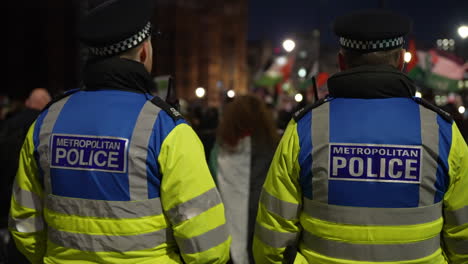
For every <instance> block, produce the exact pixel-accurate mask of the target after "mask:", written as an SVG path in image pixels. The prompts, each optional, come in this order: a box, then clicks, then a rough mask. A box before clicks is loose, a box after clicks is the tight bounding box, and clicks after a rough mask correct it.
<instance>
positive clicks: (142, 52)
mask: <svg viewBox="0 0 468 264" xmlns="http://www.w3.org/2000/svg"><path fill="white" fill-rule="evenodd" d="M148 53H149V52H148V43H147V42H146V41H145V42H143V43H142V45H141V49H140V52H139V54H138V59H139V60H140V62H141V63H144V62H145V61H146V59H147V57H148Z"/></svg>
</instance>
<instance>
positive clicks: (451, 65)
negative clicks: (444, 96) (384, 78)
mask: <svg viewBox="0 0 468 264" xmlns="http://www.w3.org/2000/svg"><path fill="white" fill-rule="evenodd" d="M412 45H413V46H412V47H411V42H410V46H409V49H413V50H414V49H415V46H414V42H413V44H412ZM410 52H411V51H410ZM413 53H414V54H413ZM413 53H412V55H413V58H412V60H413V59H415V61H414V62H413V63H412V64H411V65H409V64H408V65H407V72H408V76H409V77H410V78H412V79H413V80H415V81H418V82H420V83H422V84H424V85H425V86H427V87H429V88H432V89H436V90H440V91H446V92H455V91H458V90H459V87H458V81H459V80H463V75H464V73H465V71H466V70H467V69H468V67H467V64H464V65H462V64H460V62H459V61H458V59H457V58H456V57H454V56H451V55H448V54H443V53H441V52H439V51H436V50H430V51H429V52H425V51H416V52H415V51H413ZM414 55H416V56H414Z"/></svg>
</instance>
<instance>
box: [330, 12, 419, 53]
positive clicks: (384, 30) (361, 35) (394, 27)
mask: <svg viewBox="0 0 468 264" xmlns="http://www.w3.org/2000/svg"><path fill="white" fill-rule="evenodd" d="M411 28H412V22H411V20H410V18H409V17H406V16H402V15H398V14H395V13H392V12H390V11H388V10H384V9H369V10H361V11H356V12H354V13H351V14H348V15H345V16H342V17H338V18H337V19H336V20H335V23H334V25H333V31H334V32H335V34H336V35H337V36H338V37H339V38H340V45H341V47H342V48H344V49H349V50H354V51H358V52H362V53H367V52H374V51H381V50H391V49H396V48H399V47H402V46H403V44H404V36H405V35H407V34H408V33H409V32H410V31H411Z"/></svg>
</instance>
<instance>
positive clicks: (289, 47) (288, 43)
mask: <svg viewBox="0 0 468 264" xmlns="http://www.w3.org/2000/svg"><path fill="white" fill-rule="evenodd" d="M295 47H296V42H294V41H293V40H292V39H286V40H285V41H283V48H284V50H286V51H287V52H291V51H293V50H294V48H295Z"/></svg>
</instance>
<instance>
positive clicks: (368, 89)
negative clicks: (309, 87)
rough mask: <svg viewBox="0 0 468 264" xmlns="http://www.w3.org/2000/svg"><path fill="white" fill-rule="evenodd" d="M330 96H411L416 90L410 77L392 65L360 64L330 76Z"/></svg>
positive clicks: (372, 97) (366, 97)
mask: <svg viewBox="0 0 468 264" xmlns="http://www.w3.org/2000/svg"><path fill="white" fill-rule="evenodd" d="M328 90H329V93H330V96H331V97H345V98H362V99H374V98H392V97H413V96H414V94H415V92H416V87H415V86H414V84H413V82H412V81H411V79H409V78H408V76H406V75H405V74H404V73H402V72H401V71H399V70H397V69H396V68H394V67H392V66H387V65H379V66H375V65H373V66H361V67H356V68H352V69H349V70H346V71H343V72H340V73H337V74H335V75H333V76H332V77H330V79H329V80H328Z"/></svg>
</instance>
